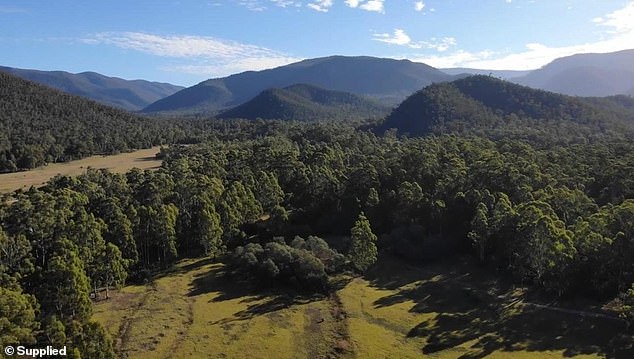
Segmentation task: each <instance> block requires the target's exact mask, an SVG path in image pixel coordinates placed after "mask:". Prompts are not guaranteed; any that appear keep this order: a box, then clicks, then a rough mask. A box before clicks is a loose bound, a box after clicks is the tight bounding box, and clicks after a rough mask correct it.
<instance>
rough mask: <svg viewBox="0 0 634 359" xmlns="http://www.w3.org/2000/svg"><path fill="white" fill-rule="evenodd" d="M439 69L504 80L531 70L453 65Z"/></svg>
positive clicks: (526, 73) (453, 73)
mask: <svg viewBox="0 0 634 359" xmlns="http://www.w3.org/2000/svg"><path fill="white" fill-rule="evenodd" d="M440 71H442V72H444V73H446V74H448V75H452V76H458V75H492V76H495V77H501V78H503V79H505V80H508V79H512V78H517V77H522V76H526V75H528V74H529V73H530V72H531V70H486V69H484V70H483V69H472V68H467V67H453V68H447V69H440Z"/></svg>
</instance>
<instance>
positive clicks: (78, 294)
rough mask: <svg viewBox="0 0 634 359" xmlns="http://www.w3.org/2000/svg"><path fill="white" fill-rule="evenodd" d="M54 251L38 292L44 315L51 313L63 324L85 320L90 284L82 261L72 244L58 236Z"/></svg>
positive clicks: (90, 307)
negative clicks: (58, 241)
mask: <svg viewBox="0 0 634 359" xmlns="http://www.w3.org/2000/svg"><path fill="white" fill-rule="evenodd" d="M58 245H59V248H58V249H57V252H58V253H57V254H56V255H55V256H53V257H52V258H51V260H50V261H49V263H48V266H47V268H46V271H45V272H44V273H43V278H45V281H44V283H43V285H42V288H41V290H40V291H39V292H38V293H37V294H38V295H39V300H40V303H41V304H42V312H43V314H44V315H49V314H55V315H57V316H58V318H59V319H60V320H61V321H62V322H63V323H65V324H67V323H68V322H69V321H72V320H80V321H84V320H87V319H88V318H89V317H90V315H91V313H92V303H91V302H90V297H89V293H90V284H89V281H88V277H86V273H85V271H84V264H83V263H82V261H81V259H80V258H79V256H78V255H77V253H76V251H75V249H74V245H73V244H72V243H71V242H70V241H68V240H62V241H61V242H60V243H59V244H58Z"/></svg>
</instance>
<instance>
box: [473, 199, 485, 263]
mask: <svg viewBox="0 0 634 359" xmlns="http://www.w3.org/2000/svg"><path fill="white" fill-rule="evenodd" d="M488 211H489V209H488V208H487V206H486V205H485V204H484V203H482V202H480V203H478V206H477V207H476V213H475V216H474V217H473V220H471V231H470V232H469V234H468V236H469V239H470V240H471V241H472V243H473V246H474V247H476V248H477V249H478V258H479V259H480V262H482V263H484V259H485V255H486V249H487V241H488V240H489V233H488V232H489V223H488V219H487V213H488Z"/></svg>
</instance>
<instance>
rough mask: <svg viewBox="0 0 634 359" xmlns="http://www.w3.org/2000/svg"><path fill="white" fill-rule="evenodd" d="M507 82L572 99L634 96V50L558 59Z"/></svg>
mask: <svg viewBox="0 0 634 359" xmlns="http://www.w3.org/2000/svg"><path fill="white" fill-rule="evenodd" d="M510 80H511V81H513V82H517V83H519V84H522V85H526V86H529V87H533V88H538V89H542V90H548V91H552V92H558V93H562V94H566V95H572V96H611V95H618V94H628V95H634V50H624V51H618V52H612V53H607V54H577V55H572V56H568V57H562V58H559V59H556V60H555V61H553V62H551V63H549V64H548V65H546V66H544V67H542V68H540V69H538V70H534V71H531V72H530V73H529V74H527V75H525V76H522V77H517V78H512V79H510Z"/></svg>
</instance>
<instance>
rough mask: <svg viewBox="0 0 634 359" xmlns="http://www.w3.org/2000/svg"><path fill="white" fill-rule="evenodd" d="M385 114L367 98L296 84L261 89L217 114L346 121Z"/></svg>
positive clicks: (236, 116)
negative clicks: (247, 99) (238, 103)
mask: <svg viewBox="0 0 634 359" xmlns="http://www.w3.org/2000/svg"><path fill="white" fill-rule="evenodd" d="M387 113H388V107H387V106H384V105H381V104H380V103H378V102H377V101H375V100H371V99H369V98H364V97H361V96H358V95H354V94H352V93H348V92H341V91H331V90H325V89H322V88H319V87H316V86H311V85H304V84H298V85H292V86H288V87H285V88H283V89H268V90H264V91H263V92H261V93H260V94H259V95H257V96H256V97H254V98H253V99H251V100H249V101H248V102H245V103H243V104H241V105H239V106H237V107H235V108H232V109H230V110H227V111H224V112H222V113H220V114H219V115H218V116H217V117H218V118H245V119H249V120H255V119H257V118H263V119H279V120H286V121H289V120H295V121H324V120H338V121H350V120H365V119H368V118H380V117H383V116H385V115H386V114H387Z"/></svg>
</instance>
